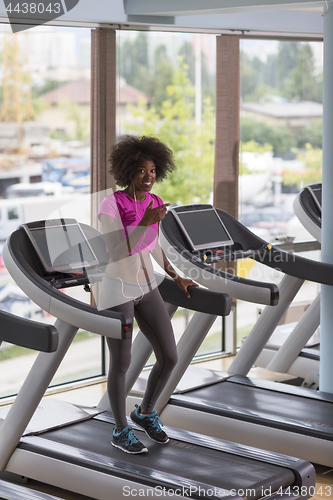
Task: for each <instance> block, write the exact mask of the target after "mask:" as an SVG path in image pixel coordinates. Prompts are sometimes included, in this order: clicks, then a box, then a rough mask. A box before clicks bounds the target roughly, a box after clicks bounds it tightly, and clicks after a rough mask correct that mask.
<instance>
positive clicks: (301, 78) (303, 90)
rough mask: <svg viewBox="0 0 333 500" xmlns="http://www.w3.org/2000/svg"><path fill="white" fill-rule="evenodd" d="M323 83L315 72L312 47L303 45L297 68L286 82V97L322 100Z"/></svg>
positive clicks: (290, 98) (301, 99)
mask: <svg viewBox="0 0 333 500" xmlns="http://www.w3.org/2000/svg"><path fill="white" fill-rule="evenodd" d="M320 87H321V81H320V77H318V76H317V75H316V72H315V61H314V55H313V50H312V47H311V45H309V44H308V43H306V44H302V45H301V48H300V50H299V53H298V58H297V62H296V65H295V67H294V68H293V69H292V70H291V71H290V73H289V75H288V77H287V78H286V80H285V96H286V97H287V98H288V99H289V100H294V99H297V100H299V101H318V100H321V97H322V96H321V92H320Z"/></svg>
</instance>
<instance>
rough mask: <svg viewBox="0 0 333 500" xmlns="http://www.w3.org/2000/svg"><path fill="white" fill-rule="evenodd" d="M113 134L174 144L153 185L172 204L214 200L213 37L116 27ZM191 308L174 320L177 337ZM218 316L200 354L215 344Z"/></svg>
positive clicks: (219, 338) (218, 343)
mask: <svg viewBox="0 0 333 500" xmlns="http://www.w3.org/2000/svg"><path fill="white" fill-rule="evenodd" d="M117 46H118V52H117V62H118V68H117V75H118V76H117V78H118V81H117V96H118V97H117V135H118V136H122V135H124V134H135V135H151V134H155V135H157V136H158V137H159V138H160V139H161V140H162V141H164V142H166V143H167V144H168V145H169V146H170V147H171V148H172V150H173V151H174V153H175V158H176V164H177V171H176V172H175V173H173V174H172V175H170V176H169V178H168V179H167V180H165V181H164V182H163V183H162V184H160V185H155V186H154V192H155V193H156V194H158V195H159V196H160V197H161V198H162V199H163V200H164V201H165V202H169V203H171V204H172V205H179V204H188V203H212V200H213V178H214V143H215V78H216V37H215V36H214V35H207V34H206V35H205V34H189V33H158V32H142V31H141V32H134V31H133V32H129V31H120V32H118V36H117ZM190 317H191V313H190V312H188V311H178V312H177V313H176V316H175V318H174V320H173V324H174V329H175V333H176V337H177V340H178V338H179V336H180V335H181V333H182V332H183V330H184V328H185V326H186V324H187V322H188V320H189V318H190ZM221 332H222V324H221V320H218V321H217V322H216V324H215V325H214V327H213V328H212V329H211V332H210V334H209V335H208V337H207V339H206V340H205V342H204V344H203V345H202V347H201V349H200V354H207V353H212V352H216V351H218V352H220V351H221V349H222V333H221Z"/></svg>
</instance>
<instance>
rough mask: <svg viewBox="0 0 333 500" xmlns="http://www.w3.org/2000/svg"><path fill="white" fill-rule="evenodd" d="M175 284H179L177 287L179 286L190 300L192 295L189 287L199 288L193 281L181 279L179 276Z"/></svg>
mask: <svg viewBox="0 0 333 500" xmlns="http://www.w3.org/2000/svg"><path fill="white" fill-rule="evenodd" d="M175 282H176V283H177V285H178V286H179V288H180V289H181V290H183V292H184V293H185V294H186V296H187V297H188V298H189V299H190V298H191V295H190V292H189V291H188V287H189V286H199V285H198V284H197V283H194V281H192V280H191V279H188V278H181V277H180V276H178V277H177V278H176V279H175Z"/></svg>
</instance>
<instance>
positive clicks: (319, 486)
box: [26, 357, 333, 500]
mask: <svg viewBox="0 0 333 500" xmlns="http://www.w3.org/2000/svg"><path fill="white" fill-rule="evenodd" d="M232 359H233V358H231V357H229V358H223V359H218V360H214V361H209V362H205V363H203V364H202V366H204V367H205V368H210V369H213V370H221V371H226V370H227V369H228V366H229V365H230V364H231V362H232ZM250 375H251V376H252V377H257V378H266V379H269V380H275V381H283V379H284V378H285V376H284V375H281V374H275V373H272V372H267V370H263V369H260V368H254V369H252V370H251V372H250ZM105 390H106V383H98V384H94V385H89V386H87V387H83V388H79V389H74V390H70V391H66V392H61V393H59V394H52V398H58V399H61V400H62V401H68V402H71V403H73V404H77V405H83V406H96V405H97V404H98V402H99V401H100V399H101V397H102V395H103V394H104V392H105ZM314 465H315V468H316V478H317V480H316V488H315V491H316V493H315V495H314V497H313V499H314V500H332V499H333V469H332V468H329V467H325V466H323V465H317V464H314ZM26 486H27V487H30V488H33V489H35V490H39V491H44V492H45V493H49V494H51V495H55V496H58V497H59V498H62V499H64V500H88V499H90V497H86V496H83V495H78V494H75V493H71V492H69V491H65V490H62V489H60V488H55V487H53V486H50V485H47V484H43V483H39V482H37V481H32V480H31V481H29V482H28V483H27V484H26Z"/></svg>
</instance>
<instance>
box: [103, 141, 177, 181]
mask: <svg viewBox="0 0 333 500" xmlns="http://www.w3.org/2000/svg"><path fill="white" fill-rule="evenodd" d="M142 161H152V162H153V163H154V164H155V167H156V181H157V182H159V181H162V180H163V179H165V178H166V176H167V175H168V173H169V172H172V171H173V170H174V169H175V168H176V166H175V163H174V156H173V152H172V151H171V149H170V148H168V146H166V144H164V143H163V142H161V141H160V140H159V139H157V137H153V136H149V137H148V136H144V135H143V136H141V137H135V136H131V135H127V136H125V137H123V138H122V139H121V140H120V141H119V142H118V143H117V144H116V145H115V146H114V147H113V148H112V149H111V154H110V158H109V162H110V163H111V168H110V170H109V173H110V174H111V175H113V177H114V179H115V181H116V183H117V184H118V186H120V187H127V186H128V185H129V184H130V182H131V179H132V177H133V175H134V174H135V172H136V169H137V167H139V166H140V163H141V162H142Z"/></svg>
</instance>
